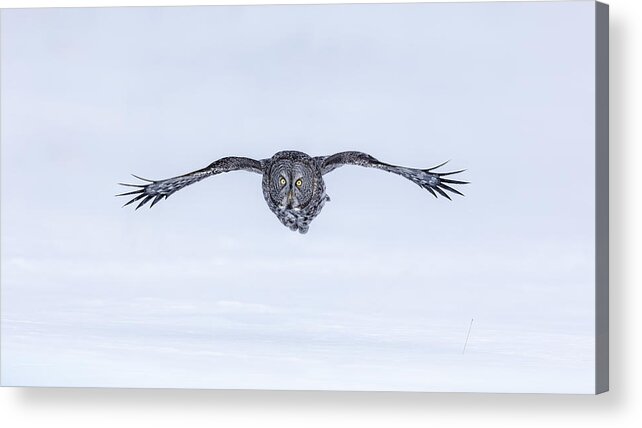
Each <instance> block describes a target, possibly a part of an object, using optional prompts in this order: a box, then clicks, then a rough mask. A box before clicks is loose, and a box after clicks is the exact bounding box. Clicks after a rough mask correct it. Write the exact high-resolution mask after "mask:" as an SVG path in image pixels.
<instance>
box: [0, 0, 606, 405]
mask: <svg viewBox="0 0 642 428" xmlns="http://www.w3.org/2000/svg"><path fill="white" fill-rule="evenodd" d="M1 19H2V21H1V31H2V32H1V40H2V42H1V43H2V45H1V48H2V50H1V52H2V54H1V72H2V76H1V77H2V81H1V84H2V87H1V89H2V93H1V98H0V101H1V107H2V112H1V114H2V116H1V120H2V129H1V131H2V134H1V138H2V146H1V150H2V152H1V154H2V159H1V162H2V163H1V167H2V170H1V202H2V212H1V214H2V215H1V221H2V241H1V244H2V247H1V255H2V257H1V263H2V266H1V267H2V276H1V280H2V282H1V285H2V372H1V374H2V384H3V385H45V386H148V387H157V386H158V387H205V388H269V389H293V388H295V389H296V388H300V389H376V390H424V391H491V392H580V393H581V392H586V393H591V392H593V371H594V367H593V346H594V340H593V329H594V322H593V316H594V297H593V294H594V293H593V290H594V275H593V272H594V264H593V263H594V261H593V255H594V244H593V242H594V232H593V231H594V219H593V212H594V186H593V184H594V152H593V147H594V119H593V117H594V97H595V94H594V89H593V88H594V68H593V64H594V51H593V42H594V30H593V26H594V4H593V2H588V1H586V2H585V1H573V2H538V3H533V2H529V3H461V4H452V3H450V4H403V5H342V6H265V7H238V6H237V7H169V8H96V9H39V10H38V9H29V10H3V11H2V15H1ZM285 149H293V150H301V151H304V152H307V153H309V154H310V155H312V156H315V155H322V154H331V153H334V152H338V151H344V150H361V151H365V152H367V153H370V154H372V155H373V156H375V157H377V158H379V159H380V160H382V161H385V162H389V163H393V164H399V165H407V166H414V167H422V168H425V167H430V166H434V165H436V164H439V163H441V162H443V161H445V160H451V162H450V164H449V166H448V167H449V168H453V169H460V168H466V169H467V172H466V173H464V174H462V178H463V179H467V180H470V181H471V182H472V183H471V184H470V185H468V186H465V187H464V188H463V189H462V190H463V191H464V193H465V194H466V197H465V198H461V197H456V198H453V201H452V202H450V201H447V200H443V199H440V200H435V199H434V198H433V197H432V196H431V195H430V194H429V193H427V192H426V191H423V190H422V189H420V188H419V187H417V186H415V185H414V184H412V183H410V182H408V181H406V180H404V179H402V178H400V177H396V176H393V175H390V174H386V173H383V172H381V171H376V170H370V169H362V168H358V167H345V168H342V169H340V170H337V171H335V172H333V173H331V174H329V175H327V176H326V185H327V192H328V194H329V195H330V197H331V198H332V200H331V201H330V202H329V203H327V204H326V206H325V208H324V210H323V212H322V213H321V214H320V215H319V217H318V218H317V219H315V220H314V222H313V223H312V224H311V227H310V231H309V233H308V234H307V235H303V236H302V235H299V234H296V233H293V232H291V231H289V230H288V229H286V228H285V227H283V226H282V225H281V224H280V223H279V221H278V220H277V219H276V217H275V216H274V215H273V214H272V213H271V212H270V211H269V209H268V208H267V206H266V204H265V201H264V200H263V196H262V193H261V187H260V181H261V180H260V176H259V175H256V174H251V173H245V172H235V173H230V174H224V175H220V176H216V177H213V178H209V179H207V180H205V181H203V182H201V183H197V184H195V185H193V186H190V187H188V188H186V189H184V190H181V191H180V192H178V193H176V194H175V195H173V196H172V198H170V199H168V200H166V201H162V202H160V203H159V204H158V205H156V206H155V207H154V208H153V209H152V210H149V209H147V208H145V209H141V210H138V211H136V212H134V211H133V210H132V209H129V208H130V207H127V208H125V209H121V205H122V204H123V202H124V201H123V200H121V199H120V198H115V197H114V194H116V193H119V192H120V191H121V189H120V188H119V186H117V184H116V183H117V182H119V181H130V180H131V177H130V176H129V174H130V173H134V174H137V175H141V176H143V177H150V178H154V179H158V178H167V177H171V176H175V175H179V174H182V173H185V172H188V171H191V170H194V169H198V168H201V167H203V166H205V165H207V164H209V163H210V162H211V161H213V160H216V159H218V158H220V157H224V156H230V155H240V156H248V157H254V158H257V159H260V158H265V157H270V156H271V155H272V154H274V153H275V152H277V151H279V150H285ZM471 318H474V319H475V321H474V323H473V327H472V330H471V335H470V341H469V343H468V346H467V350H466V353H465V354H464V355H462V353H461V351H462V347H463V344H464V339H465V337H466V332H467V329H468V326H469V324H470V320H471Z"/></svg>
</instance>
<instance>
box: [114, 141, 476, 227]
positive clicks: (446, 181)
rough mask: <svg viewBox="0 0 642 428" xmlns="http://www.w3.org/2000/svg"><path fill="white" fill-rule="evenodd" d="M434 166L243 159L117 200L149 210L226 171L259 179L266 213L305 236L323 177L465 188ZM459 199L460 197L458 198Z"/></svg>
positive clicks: (339, 158) (302, 157) (360, 158)
mask: <svg viewBox="0 0 642 428" xmlns="http://www.w3.org/2000/svg"><path fill="white" fill-rule="evenodd" d="M444 164H445V163H442V164H441V165H437V166H435V167H432V168H428V169H415V168H406V167H403V166H397V165H390V164H387V163H384V162H380V161H379V160H377V159H375V158H374V157H372V156H370V155H368V154H366V153H362V152H341V153H336V154H334V155H330V156H317V157H311V156H308V155H307V154H305V153H303V152H297V151H283V152H278V153H276V154H275V155H274V156H272V157H271V158H269V159H261V160H254V159H250V158H244V157H225V158H222V159H219V160H217V161H215V162H212V163H211V164H210V165H208V166H207V167H205V168H202V169H199V170H197V171H193V172H190V173H188V174H184V175H179V176H178V177H173V178H168V179H166V180H147V179H145V178H140V177H137V176H134V177H136V178H138V179H139V180H142V181H145V182H147V183H143V184H125V183H120V184H121V185H123V186H129V187H135V188H136V190H134V191H131V192H126V193H121V194H119V195H117V196H127V195H130V196H133V198H132V199H131V200H130V201H129V202H127V203H126V204H125V206H127V205H129V204H132V203H134V202H138V205H137V206H136V209H138V208H140V207H142V206H143V205H145V204H147V203H148V202H151V204H150V207H153V206H154V205H156V203H157V202H158V201H160V200H161V199H163V198H165V199H167V198H168V197H169V196H170V195H171V194H173V193H174V192H176V191H177V190H180V189H182V188H183V187H185V186H188V185H190V184H193V183H196V182H197V181H201V180H202V179H204V178H207V177H210V176H212V175H216V174H221V173H223V172H230V171H250V172H256V173H258V174H261V175H262V176H263V180H262V187H263V197H264V198H265V201H266V202H267V204H268V207H269V208H270V210H271V211H272V212H273V213H274V214H276V216H277V218H278V219H279V220H280V221H281V223H283V224H284V225H285V226H287V227H288V228H290V229H291V230H294V231H299V232H300V233H306V232H307V231H308V228H309V226H310V223H311V222H312V220H314V218H315V217H316V216H317V215H319V213H320V212H321V210H322V209H323V205H324V204H325V203H326V202H327V201H329V200H330V198H329V197H328V195H327V194H326V193H325V183H324V181H323V176H324V175H325V174H327V173H329V172H331V171H334V170H335V169H337V168H339V167H341V166H344V165H357V166H363V167H368V168H377V169H381V170H383V171H387V172H391V173H393V174H397V175H401V176H402V177H404V178H407V179H408V180H410V181H412V182H413V183H415V184H417V185H418V186H420V187H421V188H423V189H426V190H428V191H429V192H430V193H431V194H432V195H433V196H435V197H437V196H438V195H440V196H443V197H445V198H448V199H450V196H449V195H448V192H451V193H456V194H458V195H462V193H461V192H459V191H458V190H456V189H454V188H453V187H452V186H453V185H458V184H467V182H466V181H458V180H452V179H450V178H444V177H446V176H449V175H453V174H457V173H460V172H462V171H463V170H462V171H451V172H435V171H434V170H435V169H437V168H439V167H441V166H443V165H444ZM462 196H463V195H462Z"/></svg>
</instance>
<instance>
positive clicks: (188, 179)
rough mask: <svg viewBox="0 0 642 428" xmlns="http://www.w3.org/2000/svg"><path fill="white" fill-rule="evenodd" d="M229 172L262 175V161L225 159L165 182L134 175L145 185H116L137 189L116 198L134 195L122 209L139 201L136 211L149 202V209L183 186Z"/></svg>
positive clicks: (240, 158)
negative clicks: (248, 172)
mask: <svg viewBox="0 0 642 428" xmlns="http://www.w3.org/2000/svg"><path fill="white" fill-rule="evenodd" d="M230 171H250V172H256V173H258V174H262V173H263V165H262V161H258V160H255V159H250V158H244V157H225V158H222V159H219V160H217V161H214V162H212V163H211V164H210V165H208V166H206V167H205V168H202V169H199V170H196V171H192V172H190V173H187V174H183V175H179V176H177V177H172V178H167V179H165V180H148V179H146V178H141V177H138V176H136V175H134V177H136V178H138V179H139V180H143V181H146V182H147V184H128V183H118V184H120V185H121V186H128V187H136V188H138V189H137V190H134V191H132V192H126V193H120V194H118V195H116V196H129V195H134V196H133V198H132V199H131V200H130V201H129V202H127V203H126V204H125V205H123V207H125V206H127V205H129V204H131V203H134V202H136V201H139V200H140V203H139V204H138V206H136V209H138V208H140V207H142V206H143V205H145V204H146V203H147V202H149V201H152V204H151V205H150V208H151V207H153V206H154V205H156V203H157V202H158V201H160V200H161V199H163V198H165V199H167V198H168V197H169V196H170V195H171V194H172V193H174V192H176V191H178V190H180V189H182V188H183V187H185V186H189V185H190V184H193V183H196V182H197V181H201V180H202V179H204V178H207V177H211V176H212V175H216V174H221V173H223V172H230ZM132 175H133V174H132Z"/></svg>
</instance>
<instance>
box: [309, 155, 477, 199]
mask: <svg viewBox="0 0 642 428" xmlns="http://www.w3.org/2000/svg"><path fill="white" fill-rule="evenodd" d="M314 159H315V161H316V162H317V165H318V166H319V168H320V169H321V173H322V174H327V173H329V172H331V171H334V170H335V169H337V168H339V167H342V166H344V165H357V166H363V167H367V168H377V169H381V170H383V171H387V172H391V173H393V174H397V175H400V176H402V177H404V178H406V179H408V180H410V181H412V182H413V183H415V184H416V185H418V186H419V187H421V188H422V189H426V190H428V191H429V192H430V193H432V195H433V196H435V197H437V194H439V195H441V196H443V197H444V198H448V199H450V196H449V195H448V193H447V192H452V193H456V194H458V195H461V196H463V193H461V192H460V191H459V190H457V189H455V188H453V187H452V186H453V185H460V184H468V182H467V181H459V180H452V179H450V178H445V177H446V176H449V175H453V174H459V173H460V172H463V171H464V170H459V171H449V172H436V171H435V170H436V169H437V168H439V167H441V166H444V165H445V164H446V162H444V163H442V164H440V165H437V166H434V167H432V168H426V169H418V168H408V167H405V166H398V165H391V164H388V163H385V162H381V161H380V160H378V159H376V158H374V157H373V156H370V155H369V154H367V153H363V152H341V153H336V154H333V155H329V156H318V157H315V158H314Z"/></svg>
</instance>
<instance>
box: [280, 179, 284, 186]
mask: <svg viewBox="0 0 642 428" xmlns="http://www.w3.org/2000/svg"><path fill="white" fill-rule="evenodd" d="M279 183H280V184H281V186H285V178H283V177H281V179H280V180H279Z"/></svg>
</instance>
